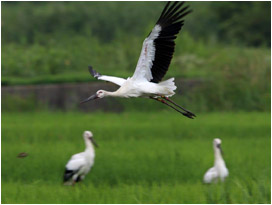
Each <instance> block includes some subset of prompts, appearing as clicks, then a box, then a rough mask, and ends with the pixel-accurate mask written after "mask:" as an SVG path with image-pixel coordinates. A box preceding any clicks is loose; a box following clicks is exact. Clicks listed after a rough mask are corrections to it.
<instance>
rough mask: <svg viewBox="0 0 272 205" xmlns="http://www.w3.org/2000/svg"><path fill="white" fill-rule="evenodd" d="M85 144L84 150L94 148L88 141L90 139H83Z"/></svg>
mask: <svg viewBox="0 0 272 205" xmlns="http://www.w3.org/2000/svg"><path fill="white" fill-rule="evenodd" d="M85 145H86V149H85V151H87V150H94V147H93V144H92V143H91V142H90V140H88V139H85Z"/></svg>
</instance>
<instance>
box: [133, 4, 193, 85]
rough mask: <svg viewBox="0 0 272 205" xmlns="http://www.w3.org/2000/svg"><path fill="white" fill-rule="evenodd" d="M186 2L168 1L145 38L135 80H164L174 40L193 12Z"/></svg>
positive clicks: (156, 81) (134, 76) (171, 55)
mask: <svg viewBox="0 0 272 205" xmlns="http://www.w3.org/2000/svg"><path fill="white" fill-rule="evenodd" d="M183 4H184V2H174V3H171V2H168V3H167V4H166V6H165V7H164V9H163V11H162V14H161V16H160V18H159V20H158V21H157V23H156V25H155V27H154V28H153V30H152V31H151V32H150V34H149V36H148V37H147V38H146V39H145V40H144V43H143V47H142V51H141V55H140V58H139V60H138V63H137V67H136V70H135V72H134V74H133V77H132V78H133V79H134V80H140V79H145V80H147V81H151V82H154V83H158V82H160V81H161V80H162V78H163V77H164V75H165V74H166V72H167V70H168V67H169V65H170V62H171V59H172V57H173V53H174V50H175V42H174V40H175V39H176V38H177V34H178V33H179V31H180V29H181V28H182V26H183V24H184V20H183V17H184V16H186V15H187V14H189V13H190V12H191V10H188V8H189V6H186V7H182V6H183Z"/></svg>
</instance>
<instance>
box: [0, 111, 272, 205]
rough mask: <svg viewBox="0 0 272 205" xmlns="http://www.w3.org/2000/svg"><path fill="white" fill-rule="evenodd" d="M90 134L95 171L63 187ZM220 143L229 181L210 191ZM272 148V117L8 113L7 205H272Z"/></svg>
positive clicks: (4, 190)
mask: <svg viewBox="0 0 272 205" xmlns="http://www.w3.org/2000/svg"><path fill="white" fill-rule="evenodd" d="M84 130H91V131H93V133H94V137H95V138H96V141H97V143H98V144H99V146H100V147H99V148H98V149H96V159H95V166H94V167H93V169H92V170H91V172H90V173H89V175H88V176H87V177H86V179H85V180H84V181H83V182H82V183H81V184H77V186H75V187H66V186H63V185H62V175H63V171H64V166H65V163H66V162H67V160H68V159H69V157H70V156H71V155H72V154H74V153H76V152H79V151H82V150H83V149H84V144H83V139H82V137H81V135H82V132H83V131H84ZM216 137H218V138H221V139H222V148H223V151H224V158H225V160H226V164H227V166H228V168H229V172H230V176H229V178H228V179H227V181H226V183H219V184H214V185H205V184H202V177H203V175H204V173H205V171H206V170H207V169H208V168H210V167H211V166H212V165H213V150H212V140H213V138H216ZM270 144H271V141H270V114H269V113H210V114H204V113H203V114H202V113H200V114H198V117H197V118H196V119H195V120H190V119H187V118H185V117H183V116H180V115H178V114H177V113H174V112H171V111H169V112H167V111H162V112H160V113H148V114H145V113H139V112H138V113H137V112H129V113H123V114H111V113H108V114H104V113H88V114H86V113H79V112H75V113H71V112H69V113H60V112H59V113H49V112H33V113H19V114H18V113H3V114H2V147H1V148H2V152H1V154H2V193H1V194H2V203H270V193H271V192H270V190H271V189H270V181H271V180H270V172H271V169H270V167H271V164H270V162H271V159H270V153H271V147H270ZM20 152H27V153H28V154H29V156H28V157H26V158H23V159H19V158H16V156H17V154H18V153H20Z"/></svg>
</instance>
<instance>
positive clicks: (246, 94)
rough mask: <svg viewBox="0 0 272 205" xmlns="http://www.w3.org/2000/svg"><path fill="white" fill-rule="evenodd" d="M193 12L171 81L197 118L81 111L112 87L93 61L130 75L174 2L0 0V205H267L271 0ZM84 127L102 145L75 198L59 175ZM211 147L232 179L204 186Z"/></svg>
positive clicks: (123, 108) (212, 5) (121, 104)
mask: <svg viewBox="0 0 272 205" xmlns="http://www.w3.org/2000/svg"><path fill="white" fill-rule="evenodd" d="M187 4H188V5H190V7H191V8H192V9H193V13H191V14H190V15H188V16H186V18H185V25H184V27H183V29H182V31H181V33H180V34H179V36H178V38H177V40H176V51H175V54H174V58H173V60H172V63H171V65H170V69H169V72H168V73H167V75H166V76H165V78H164V79H167V78H170V77H175V78H176V84H177V87H178V89H177V94H176V95H175V96H173V100H174V101H177V102H178V103H179V104H181V105H182V106H184V107H185V108H187V109H189V110H191V111H192V112H194V113H196V115H197V118H196V119H194V120H190V119H187V118H185V117H183V116H181V115H179V114H178V113H175V112H174V111H172V110H170V109H168V107H165V106H163V105H161V104H159V103H156V102H155V101H151V100H147V99H141V98H138V99H110V98H108V99H102V100H98V101H94V102H90V103H89V104H86V105H84V106H85V107H82V106H79V102H80V101H81V100H82V99H84V98H86V97H87V96H89V95H90V94H93V93H92V92H95V91H96V90H98V89H100V88H103V86H110V84H105V83H104V84H103V83H102V82H98V81H97V80H96V79H94V78H92V77H91V76H90V74H89V72H88V69H87V68H88V65H92V66H93V67H94V69H96V70H97V71H99V72H101V73H102V74H106V75H113V76H120V77H125V78H126V77H128V76H131V75H132V74H133V72H134V69H135V67H136V63H137V60H138V57H139V54H140V51H141V46H142V42H143V40H144V38H145V37H146V36H147V35H148V33H149V32H150V30H151V29H152V28H153V26H154V23H155V22H156V21H157V18H158V17H159V15H160V13H161V11H162V9H163V7H164V5H165V2H1V5H2V6H1V13H2V22H1V28H2V33H1V37H2V45H1V49H2V56H1V60H2V65H1V67H2V69H1V72H2V74H1V78H2V79H1V84H2V90H1V92H2V93H1V94H2V101H1V105H2V114H1V115H2V121H1V125H2V130H1V134H2V138H1V142H2V143H1V155H2V158H1V160H2V162H1V163H2V170H1V171H2V172H1V179H2V181H1V183H2V184H1V185H2V192H1V193H2V203H213V204H214V203H221V204H226V203H270V202H271V183H270V182H271V157H270V156H271V146H270V145H271V139H270V129H271V127H270V126H271V122H270V118H271V114H270V105H271V91H270V85H271V78H270V76H271V48H270V45H271V37H270V36H271V27H270V26H271V19H270V17H271V2H188V3H187ZM107 88H110V89H116V87H107ZM82 110H83V111H90V112H84V113H83V112H82ZM94 110H95V111H98V112H91V111H94ZM64 111H65V112H64ZM113 112H115V113H113ZM84 130H91V131H93V133H94V137H95V138H96V139H97V140H96V141H97V142H98V144H99V145H100V148H99V149H97V150H96V153H97V157H96V162H95V166H94V168H93V169H92V170H91V173H90V174H89V175H88V176H87V177H86V180H84V181H83V183H82V184H79V185H78V186H76V187H74V188H71V189H70V187H64V186H62V174H63V171H64V166H65V163H66V162H67V160H68V159H69V157H70V156H71V155H72V154H74V153H76V152H80V151H81V150H83V146H84V145H83V141H82V137H81V135H82V132H83V131H84ZM213 138H221V139H222V147H223V150H224V153H225V155H224V158H225V160H226V164H227V166H228V168H229V172H230V177H229V178H228V180H227V181H226V183H224V184H223V183H219V184H215V185H211V186H206V185H204V184H202V177H203V175H204V173H205V171H206V170H207V169H208V168H210V167H211V166H212V164H213V150H212V140H213ZM20 152H26V153H28V157H26V158H23V159H19V158H16V156H17V154H18V153H20Z"/></svg>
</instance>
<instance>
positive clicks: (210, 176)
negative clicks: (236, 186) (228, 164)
mask: <svg viewBox="0 0 272 205" xmlns="http://www.w3.org/2000/svg"><path fill="white" fill-rule="evenodd" d="M217 177H218V173H217V171H216V169H215V168H214V167H212V168H210V169H209V170H208V171H207V172H206V173H205V175H204V179H203V181H204V182H205V183H211V182H213V180H214V179H216V178H217Z"/></svg>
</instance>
